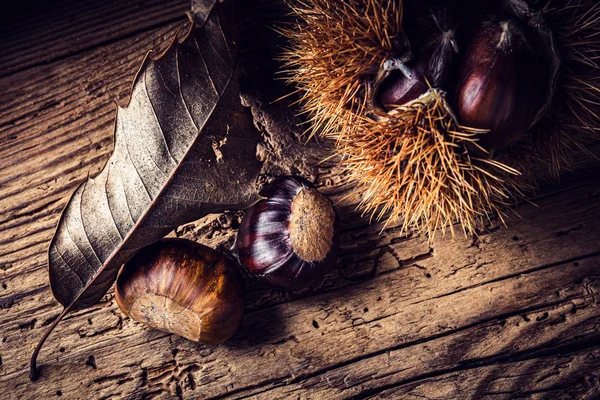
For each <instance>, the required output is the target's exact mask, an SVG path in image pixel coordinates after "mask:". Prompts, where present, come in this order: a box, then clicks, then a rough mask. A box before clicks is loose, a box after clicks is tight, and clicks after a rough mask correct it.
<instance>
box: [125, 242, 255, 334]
mask: <svg viewBox="0 0 600 400" xmlns="http://www.w3.org/2000/svg"><path fill="white" fill-rule="evenodd" d="M115 297H116V300H117V304H118V305H119V308H120V309H121V311H122V312H123V313H124V314H125V315H127V316H129V317H131V318H132V319H134V320H135V321H138V322H141V323H144V324H146V325H149V326H151V327H153V328H156V329H159V330H161V331H165V332H169V333H174V334H176V335H179V336H182V337H184V338H186V339H189V340H193V341H195V342H200V343H204V344H216V343H221V342H224V341H225V340H227V339H229V338H230V337H231V336H232V335H233V334H234V333H235V332H236V331H237V329H238V327H239V326H240V323H241V321H242V317H243V315H244V308H245V305H244V281H243V280H242V277H241V274H240V272H239V271H238V270H237V268H236V267H235V266H234V264H233V263H232V262H231V261H230V260H229V259H227V258H226V257H225V256H224V255H222V254H220V253H218V252H216V251H215V250H212V249H210V248H208V247H205V246H202V245H200V244H198V243H196V242H192V241H190V240H184V239H164V240H161V241H159V242H157V243H154V244H152V245H150V246H147V247H145V248H143V249H142V250H141V251H140V252H139V253H138V254H137V255H136V256H135V257H134V258H133V259H131V260H130V261H129V262H127V263H126V264H125V265H124V266H123V267H122V268H121V271H120V272H119V277H118V278H117V284H116V290H115Z"/></svg>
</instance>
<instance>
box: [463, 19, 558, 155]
mask: <svg viewBox="0 0 600 400" xmlns="http://www.w3.org/2000/svg"><path fill="white" fill-rule="evenodd" d="M534 48H535V43H533V42H531V41H530V40H529V39H528V38H527V37H526V32H524V31H523V29H521V28H520V27H519V26H518V23H517V21H513V20H505V21H499V22H497V21H494V22H492V21H489V22H486V23H483V24H482V25H481V26H479V27H478V28H477V29H475V31H474V32H473V35H472V39H471V43H470V44H469V45H468V47H467V50H466V53H465V55H464V57H463V60H462V66H461V70H460V74H459V78H458V87H457V101H456V112H457V115H458V119H459V121H460V122H461V123H462V124H466V125H468V126H472V127H474V128H481V129H486V130H489V132H488V133H486V134H484V135H482V137H481V141H480V143H481V144H482V145H483V146H484V147H485V148H486V149H489V150H498V149H502V148H504V147H506V146H507V145H508V144H510V143H511V142H513V141H514V140H516V139H520V138H523V137H524V136H525V134H526V132H527V131H528V130H529V128H531V126H532V125H533V123H534V122H535V121H536V120H537V117H538V114H539V112H540V110H541V109H542V107H543V105H544V83H545V82H544V76H543V75H544V74H543V73H542V71H543V68H542V65H541V64H542V59H541V57H540V56H538V54H536V52H535V50H534ZM547 83H548V82H546V84H547Z"/></svg>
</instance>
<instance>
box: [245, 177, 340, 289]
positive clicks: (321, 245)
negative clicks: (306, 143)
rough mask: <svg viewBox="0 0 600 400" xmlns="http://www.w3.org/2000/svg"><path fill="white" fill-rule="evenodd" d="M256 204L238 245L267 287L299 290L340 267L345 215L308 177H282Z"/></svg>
mask: <svg viewBox="0 0 600 400" xmlns="http://www.w3.org/2000/svg"><path fill="white" fill-rule="evenodd" d="M260 194H261V196H263V197H265V198H264V199H262V200H260V201H259V202H257V203H256V204H255V205H253V206H252V207H250V208H249V209H248V210H247V211H246V214H245V215H244V218H243V219H242V222H241V224H240V228H239V231H238V234H237V238H236V243H235V245H234V249H235V251H236V253H237V256H238V258H239V261H240V264H241V265H242V266H243V267H244V269H245V270H246V272H247V273H248V275H250V276H251V277H253V278H256V279H258V280H260V281H261V282H263V283H264V284H266V285H269V286H273V287H277V288H281V289H292V290H298V289H302V288H305V287H308V286H310V285H312V284H316V283H318V282H320V281H321V280H322V279H323V276H324V275H325V272H327V271H328V270H329V269H330V268H331V267H332V266H334V265H335V262H336V258H337V251H338V248H339V225H340V224H339V218H338V216H337V214H336V212H335V210H334V208H333V204H332V203H331V201H330V200H329V199H328V198H327V197H325V196H323V195H322V194H321V193H320V192H319V191H318V190H317V189H315V188H314V186H313V185H312V184H311V183H310V182H308V181H307V180H305V179H302V178H298V177H281V178H277V179H275V180H274V181H273V182H272V183H271V184H269V185H267V186H266V187H265V188H264V189H263V190H261V192H260Z"/></svg>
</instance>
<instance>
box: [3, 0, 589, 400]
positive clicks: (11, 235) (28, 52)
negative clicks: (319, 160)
mask: <svg viewBox="0 0 600 400" xmlns="http://www.w3.org/2000/svg"><path fill="white" fill-rule="evenodd" d="M34 5H35V6H39V8H36V9H35V10H36V12H30V10H29V9H28V8H25V7H26V5H25V6H23V7H24V8H23V10H21V12H20V13H19V16H18V17H11V18H10V22H8V23H3V24H2V25H3V28H2V29H3V30H4V31H3V33H2V35H1V40H2V42H1V43H0V338H1V339H0V393H1V394H0V397H1V398H4V399H13V398H15V399H16V398H31V399H51V398H58V397H61V398H68V399H79V398H81V399H90V398H93V399H120V398H126V399H138V398H139V399H141V398H160V399H167V398H186V399H192V398H224V397H227V398H243V397H256V398H263V399H279V398H294V399H296V398H307V399H308V398H310V399H337V398H358V399H362V398H399V399H403V398H407V399H412V398H415V399H416V398H425V399H463V398H476V399H479V398H486V399H487V398H489V399H509V398H533V399H540V398H548V399H575V398H582V399H593V398H600V371H599V367H600V307H599V306H598V299H600V228H599V226H598V223H599V219H600V163H599V162H598V161H593V160H591V161H590V160H587V161H581V162H578V163H576V166H575V168H574V171H573V172H570V173H567V174H565V175H564V177H563V178H562V180H561V183H560V185H557V184H551V183H549V184H543V185H542V188H541V190H540V192H539V194H538V195H536V198H535V203H536V205H532V204H527V203H525V204H522V205H521V206H519V207H518V208H516V211H517V212H518V214H519V215H520V218H519V217H513V218H511V219H510V220H509V221H508V227H504V226H503V225H502V224H500V223H499V222H496V223H492V224H490V225H489V226H488V227H486V229H485V230H484V231H482V233H481V235H480V236H479V237H478V238H474V237H468V238H465V237H459V238H456V239H451V238H450V237H449V236H446V237H442V236H441V235H437V238H436V239H435V240H434V242H433V244H432V245H431V246H430V245H429V244H428V242H427V239H426V238H424V237H421V236H417V235H411V234H409V235H400V234H399V232H398V228H397V227H390V228H387V229H384V230H383V231H382V226H381V225H380V224H369V221H368V219H366V218H361V217H360V215H358V214H357V213H356V212H355V211H354V206H355V204H354V203H352V201H350V200H342V201H340V203H339V204H338V209H339V211H340V213H341V215H342V218H343V233H342V249H341V256H340V258H339V262H338V268H337V270H336V271H334V272H333V273H331V274H329V275H328V276H327V278H326V280H325V282H324V283H323V285H322V286H321V287H319V288H317V289H314V290H310V291H305V292H300V293H282V292H277V291H270V290H267V289H264V288H261V287H259V286H258V285H255V284H253V283H251V282H250V283H249V285H248V306H247V314H246V316H245V319H244V322H243V325H242V327H241V329H240V331H239V332H238V333H237V334H236V335H235V336H234V337H233V338H232V339H231V340H230V341H229V342H227V343H225V344H223V345H220V346H214V347H209V346H203V345H198V344H194V343H191V342H189V341H187V340H185V339H182V338H179V337H175V336H171V335H168V334H165V333H162V332H158V331H154V330H151V329H149V328H147V327H144V326H142V325H140V324H137V323H134V322H133V321H132V320H130V319H128V318H126V317H124V316H123V315H122V314H121V312H120V311H119V309H118V307H117V305H116V303H115V300H114V296H113V291H112V290H111V291H110V292H109V293H108V294H107V295H106V296H105V297H104V298H103V300H102V301H101V302H100V303H98V304H97V305H96V306H94V307H92V308H90V309H87V310H83V311H78V312H75V313H73V314H71V315H70V316H68V317H67V318H66V320H64V321H63V322H62V323H61V325H59V327H58V329H57V331H56V332H55V334H54V335H53V336H51V337H50V339H49V340H48V342H47V344H46V347H45V348H44V349H43V350H42V353H41V355H40V363H41V365H42V367H41V377H40V379H39V380H38V381H37V382H36V383H31V382H30V381H29V379H28V377H27V374H28V362H29V356H30V353H31V351H32V350H33V347H34V346H35V344H36V342H37V340H38V339H39V338H40V336H41V335H42V332H43V331H44V329H45V327H46V326H47V325H48V324H49V323H51V322H52V320H53V319H54V318H56V316H57V315H58V314H59V312H60V309H61V307H60V306H59V304H58V303H57V302H56V301H55V300H54V298H53V297H52V295H51V292H50V289H49V286H48V276H47V272H46V263H47V255H46V250H47V246H48V242H49V240H50V238H51V237H52V234H53V230H54V227H55V226H56V223H57V221H58V218H59V215H60V211H61V210H62V208H63V207H64V205H65V204H66V202H67V200H68V197H69V194H70V193H71V192H72V191H73V189H74V188H75V187H76V186H77V185H78V183H80V182H81V181H82V180H83V179H85V178H86V177H87V176H88V173H89V174H91V175H94V174H95V173H97V172H98V171H99V169H100V168H101V167H102V166H103V164H104V162H105V161H106V159H107V157H108V155H109V154H110V152H111V150H112V131H113V118H114V111H115V106H114V105H113V104H112V102H111V101H112V100H113V99H115V98H116V99H118V100H119V101H123V100H124V99H126V97H127V95H128V90H129V85H130V83H131V81H132V79H133V77H134V74H135V72H136V70H137V67H138V66H139V64H140V63H141V61H142V59H143V57H144V55H145V52H146V50H147V49H149V48H155V49H156V48H164V45H165V43H168V42H169V40H170V39H171V38H172V37H173V35H174V34H175V32H176V31H177V29H178V28H180V27H181V26H182V24H184V23H185V21H186V18H185V16H184V15H183V12H184V11H185V10H186V8H187V7H188V2H187V1H179V0H168V1H160V0H145V1H142V0H131V1H129V2H125V3H124V2H121V1H117V0H108V1H104V2H96V1H92V0H80V1H72V0H60V1H57V2H55V3H54V5H48V4H45V5H44V4H41V3H40V4H37V3H36V2H34ZM10 15H13V16H14V15H15V14H10ZM5 18H7V19H8V17H6V16H5ZM255 111H256V110H255ZM259 111H260V110H259ZM255 116H257V115H255ZM257 117H260V116H257ZM263 128H264V129H267V130H268V129H269V127H265V126H263ZM290 140H291V141H295V144H294V145H295V146H301V145H302V144H301V143H300V142H299V141H298V139H297V138H296V139H294V137H290ZM593 150H594V151H596V152H597V153H600V151H598V149H593ZM582 160H583V159H582ZM291 164H293V163H291ZM286 168H287V169H286ZM286 168H283V172H295V173H303V174H305V175H308V176H309V177H311V178H314V179H316V181H317V183H318V184H319V186H320V187H321V188H322V189H323V191H324V192H325V193H327V194H328V195H330V196H331V197H332V198H333V199H334V200H337V201H339V200H341V199H342V197H343V196H344V195H345V194H346V193H347V192H348V190H350V189H349V188H350V187H351V186H350V184H349V183H348V182H346V181H345V179H344V176H343V175H341V174H340V173H339V169H338V168H326V167H325V166H317V167H311V166H298V165H296V166H295V167H292V166H291V165H289V166H287V167H286ZM294 168H295V169H294ZM239 217H240V215H239V214H224V215H213V216H209V217H207V218H204V219H202V220H200V221H196V222H194V223H192V224H189V225H186V226H185V227H182V228H180V229H178V231H177V232H176V235H179V236H185V237H190V238H193V239H196V240H198V241H199V242H202V243H204V244H207V245H210V246H213V247H219V246H221V247H224V246H227V245H228V244H230V243H231V241H232V237H233V235H234V233H235V229H234V228H235V227H236V224H237V223H238V222H239Z"/></svg>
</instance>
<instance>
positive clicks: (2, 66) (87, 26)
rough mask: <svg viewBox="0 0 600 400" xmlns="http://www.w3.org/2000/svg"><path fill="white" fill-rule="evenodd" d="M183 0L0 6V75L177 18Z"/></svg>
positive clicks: (67, 0) (185, 6) (183, 7)
mask: <svg viewBox="0 0 600 400" xmlns="http://www.w3.org/2000/svg"><path fill="white" fill-rule="evenodd" d="M189 6H190V2H189V1H186V0H168V1H165V0H150V1H142V0H133V1H131V0H130V1H120V0H108V1H94V0H83V1H82V0H61V1H53V2H40V1H37V2H36V1H34V2H33V3H32V2H28V3H23V4H22V5H20V4H14V2H12V3H10V4H4V5H2V6H0V7H1V8H0V11H1V13H2V16H1V20H0V22H1V23H0V76H5V75H8V74H11V73H13V72H17V71H21V70H25V69H27V68H30V67H32V66H34V65H38V64H42V63H48V62H51V61H54V60H57V59H60V58H64V57H67V56H69V55H72V54H76V53H80V52H82V51H84V50H86V49H89V48H92V47H94V46H98V45H101V44H105V43H110V42H113V41H117V40H119V39H121V38H124V37H127V36H130V35H133V34H135V33H140V32H143V31H147V30H149V29H152V28H155V27H158V26H161V25H164V24H167V23H172V22H175V21H181V20H183V19H184V18H185V16H184V13H185V11H187V10H188V9H189Z"/></svg>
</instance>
